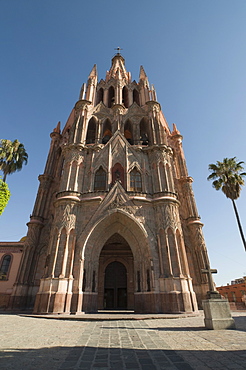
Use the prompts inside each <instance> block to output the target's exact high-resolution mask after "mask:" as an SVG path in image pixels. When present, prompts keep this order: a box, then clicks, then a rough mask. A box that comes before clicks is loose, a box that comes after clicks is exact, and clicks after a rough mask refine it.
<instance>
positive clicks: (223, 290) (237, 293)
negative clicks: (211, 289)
mask: <svg viewBox="0 0 246 370" xmlns="http://www.w3.org/2000/svg"><path fill="white" fill-rule="evenodd" d="M216 289H217V290H218V292H219V293H220V294H221V295H222V296H223V297H225V298H226V299H228V301H229V303H230V307H231V309H232V310H237V309H238V310H246V276H244V277H242V278H239V279H235V280H233V281H231V284H227V285H224V286H220V287H216Z"/></svg>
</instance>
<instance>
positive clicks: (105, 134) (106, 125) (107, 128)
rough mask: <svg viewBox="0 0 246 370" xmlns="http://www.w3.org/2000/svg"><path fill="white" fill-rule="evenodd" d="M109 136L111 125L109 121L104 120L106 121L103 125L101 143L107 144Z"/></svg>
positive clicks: (110, 134)
mask: <svg viewBox="0 0 246 370" xmlns="http://www.w3.org/2000/svg"><path fill="white" fill-rule="evenodd" d="M111 136H112V125H111V122H110V120H109V119H106V121H105V122H104V124H103V135H102V143H103V144H107V142H108V141H109V139H110V138H111Z"/></svg>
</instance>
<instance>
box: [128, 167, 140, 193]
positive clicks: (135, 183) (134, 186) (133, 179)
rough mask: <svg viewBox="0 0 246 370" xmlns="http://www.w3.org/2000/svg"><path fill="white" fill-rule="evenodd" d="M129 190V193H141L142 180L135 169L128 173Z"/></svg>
mask: <svg viewBox="0 0 246 370" xmlns="http://www.w3.org/2000/svg"><path fill="white" fill-rule="evenodd" d="M130 190H131V191H142V179H141V174H140V172H138V170H137V169H136V168H134V169H133V170H132V171H131V173H130Z"/></svg>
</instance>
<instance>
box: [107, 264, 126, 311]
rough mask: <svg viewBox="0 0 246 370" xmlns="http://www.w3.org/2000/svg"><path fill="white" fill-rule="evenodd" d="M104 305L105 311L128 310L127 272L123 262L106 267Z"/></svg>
mask: <svg viewBox="0 0 246 370" xmlns="http://www.w3.org/2000/svg"><path fill="white" fill-rule="evenodd" d="M103 305H104V308H105V309H127V272H126V268H125V266H124V265H123V263H121V262H118V261H115V262H111V263H109V264H108V266H107V267H106V270H105V277H104V302H103Z"/></svg>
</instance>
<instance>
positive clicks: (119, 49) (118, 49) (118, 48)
mask: <svg viewBox="0 0 246 370" xmlns="http://www.w3.org/2000/svg"><path fill="white" fill-rule="evenodd" d="M114 50H117V51H118V53H117V54H119V55H120V51H121V50H123V49H122V48H120V47H119V46H118V47H117V48H114Z"/></svg>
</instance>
